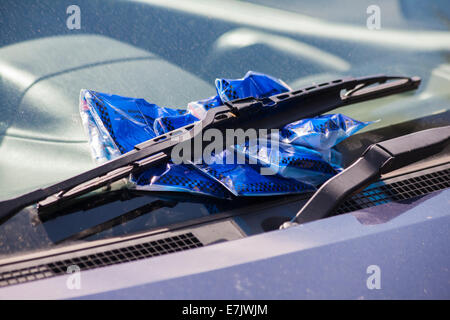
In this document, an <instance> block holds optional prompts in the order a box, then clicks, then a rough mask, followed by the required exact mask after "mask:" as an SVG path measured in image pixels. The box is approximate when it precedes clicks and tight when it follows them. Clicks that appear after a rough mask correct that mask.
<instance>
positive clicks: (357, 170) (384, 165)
mask: <svg viewBox="0 0 450 320" xmlns="http://www.w3.org/2000/svg"><path fill="white" fill-rule="evenodd" d="M449 143H450V126H444V127H439V128H434V129H427V130H422V131H418V132H415V133H411V134H407V135H404V136H401V137H398V138H394V139H390V140H386V141H383V142H378V143H374V144H372V145H370V146H369V147H368V148H367V149H366V151H364V153H363V154H362V155H361V157H360V158H358V159H357V160H356V161H355V162H354V163H353V164H351V165H350V166H349V167H348V168H347V169H345V170H344V171H342V172H341V173H339V174H337V175H336V176H334V177H333V178H331V179H329V180H328V181H327V182H325V183H324V184H323V185H322V186H321V187H320V188H319V189H318V190H317V191H316V192H315V193H314V195H313V196H312V197H311V198H310V199H309V200H308V202H306V204H305V205H304V206H303V208H302V209H301V210H300V211H299V212H298V213H297V215H296V216H295V217H294V218H293V219H292V220H291V221H289V222H286V223H284V224H283V225H282V226H281V229H284V228H288V227H290V226H293V225H297V224H303V223H306V222H310V221H314V220H319V219H323V218H326V217H329V216H331V215H332V214H333V212H334V210H335V209H336V208H337V207H338V206H339V205H340V204H341V203H342V202H343V201H344V200H345V199H346V198H347V197H348V196H349V195H351V194H353V193H354V192H356V191H358V190H361V189H363V188H364V187H366V186H367V185H369V184H370V183H372V182H375V181H376V180H378V179H379V178H380V176H381V175H382V174H386V173H388V172H391V171H394V170H396V169H399V168H402V167H405V166H407V165H410V164H413V163H415V162H417V161H420V160H423V159H425V158H428V157H430V156H432V155H434V154H437V153H439V152H440V151H442V150H443V149H444V147H445V146H446V145H448V144H449Z"/></svg>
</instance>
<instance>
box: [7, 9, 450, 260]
mask: <svg viewBox="0 0 450 320" xmlns="http://www.w3.org/2000/svg"><path fill="white" fill-rule="evenodd" d="M2 9H4V10H1V11H0V26H1V28H2V36H1V38H0V79H1V87H0V95H1V97H2V101H4V103H3V105H2V107H1V108H2V109H1V110H2V115H1V116H0V154H1V155H2V156H1V159H0V177H1V179H0V199H1V200H3V199H8V198H11V197H14V196H18V195H20V194H22V193H24V192H29V191H32V190H34V189H36V188H39V187H43V186H47V185H50V184H52V183H56V182H58V181H60V180H62V179H65V178H69V177H71V176H73V175H75V174H77V173H80V172H83V171H85V170H87V169H90V168H93V167H94V166H95V163H94V161H93V160H92V157H91V154H90V150H89V146H88V142H87V136H86V134H85V132H84V131H83V127H82V123H81V120H80V117H79V109H78V108H79V106H78V101H79V100H78V99H79V93H80V90H81V89H91V90H96V91H99V92H106V93H111V94H120V95H123V96H127V97H137V98H144V99H146V100H147V101H149V102H150V103H157V104H158V105H160V106H169V107H174V108H180V109H185V108H186V105H187V103H188V102H190V101H196V100H200V99H203V98H207V97H210V96H212V95H214V94H215V89H214V80H215V79H216V78H242V77H243V76H244V75H245V73H246V72H247V71H249V70H253V71H257V72H261V73H265V74H268V75H271V76H274V77H275V78H279V79H282V80H283V81H285V82H286V83H287V84H288V85H289V86H290V87H291V88H293V89H296V88H300V87H303V86H308V85H309V84H311V83H321V82H324V81H331V80H333V79H335V78H341V77H343V76H354V77H357V76H366V75H373V74H386V75H402V76H419V77H421V78H422V84H421V86H420V87H419V89H418V90H417V91H414V92H408V93H403V94H399V95H393V96H389V97H385V98H382V99H376V100H372V101H369V102H364V103H360V104H356V105H351V106H347V107H344V108H340V109H338V110H334V111H333V113H337V112H339V113H343V114H345V115H347V116H350V117H352V118H355V119H357V120H360V121H376V122H375V123H373V124H371V125H370V126H368V127H366V128H365V129H363V130H362V131H361V132H360V133H359V134H358V135H357V136H354V137H351V138H350V139H348V141H347V140H346V141H345V142H343V143H342V144H340V145H339V146H338V149H339V151H341V152H342V153H343V155H344V163H345V164H348V163H349V162H351V161H352V160H353V159H355V157H356V156H358V155H359V154H360V153H361V152H362V151H363V150H364V148H365V147H366V146H367V145H369V144H370V143H372V142H375V141H380V140H383V139H386V138H392V137H395V136H398V135H402V134H406V133H410V132H414V131H417V130H420V129H425V128H429V127H436V126H439V125H445V124H449V123H450V120H449V119H450V117H449V112H448V107H449V100H450V96H449V90H448V88H449V87H450V86H449V85H450V64H449V60H450V54H449V52H450V32H449V26H450V6H449V5H448V3H447V1H427V2H424V1H401V0H398V1H377V2H376V3H375V4H374V3H373V1H352V0H346V1H338V2H335V3H329V1H288V0H283V1H270V0H255V1H228V0H221V1H211V0H208V1H206V0H197V1H186V0H175V1H165V0H139V1H106V0H95V1H92V0H78V1H77V5H76V6H75V7H72V6H71V4H70V3H69V2H66V1H58V2H56V3H55V2H54V1H50V0H48V1H47V0H45V1H26V2H22V1H20V2H18V1H13V0H5V1H2ZM77 19H78V20H77ZM117 188H120V185H119V186H118V187H117ZM117 188H116V189H117ZM113 189H114V188H113ZM114 192H115V193H112V194H110V195H111V196H105V195H104V194H103V195H101V196H98V197H97V196H95V197H96V198H95V199H94V198H90V200H89V201H84V202H83V203H78V202H76V203H73V204H71V205H70V206H68V207H69V208H65V209H64V210H65V211H64V212H63V211H61V212H59V213H58V214H57V215H53V216H52V218H51V219H50V218H49V219H48V220H46V221H44V220H45V219H40V218H38V217H37V211H36V208H35V207H29V208H26V209H24V210H23V211H22V212H21V213H20V214H18V215H17V216H15V217H14V218H13V219H11V220H9V221H8V222H7V223H5V224H3V225H1V226H0V255H10V254H14V253H18V252H22V251H28V250H34V249H38V248H47V247H50V246H54V245H55V244H57V243H59V242H61V241H63V240H65V239H69V240H79V241H88V240H95V239H100V238H105V237H110V236H118V235H123V234H128V233H133V232H138V231H144V230H150V229H152V228H158V227H163V226H165V225H168V224H173V223H182V222H183V221H187V220H192V219H198V218H202V217H206V216H209V215H212V214H219V213H225V212H230V211H232V210H235V209H236V208H242V207H245V206H247V205H250V204H253V203H255V202H258V201H259V202H260V201H268V202H270V201H273V200H274V199H272V198H271V199H264V200H261V199H257V200H254V199H251V198H246V199H240V200H239V201H233V202H229V201H228V202H227V201H218V200H211V199H204V198H198V199H197V198H193V197H192V196H189V195H183V194H181V193H180V194H177V195H171V196H167V195H158V194H151V195H148V194H146V195H142V194H139V195H138V194H134V193H131V192H126V191H125V192H123V191H117V190H114ZM302 197H304V196H302ZM281 198H283V199H284V198H286V199H287V198H291V197H288V196H284V197H281ZM149 203H153V204H152V205H148V204H149ZM69 213H70V214H69ZM124 214H126V215H125V217H126V218H121V219H116V220H114V219H115V218H117V217H119V216H122V215H124ZM104 222H108V223H107V224H106V225H107V227H102V228H97V229H92V230H90V232H88V233H84V234H78V233H79V232H81V231H82V230H85V229H86V228H92V227H94V226H97V225H98V224H101V223H104ZM103 229H104V230H103ZM74 235H76V236H74ZM64 243H66V242H64Z"/></svg>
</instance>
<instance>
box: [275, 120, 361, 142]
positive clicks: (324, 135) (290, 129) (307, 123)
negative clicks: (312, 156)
mask: <svg viewBox="0 0 450 320" xmlns="http://www.w3.org/2000/svg"><path fill="white" fill-rule="evenodd" d="M366 125H367V123H365V122H361V121H357V120H354V119H352V118H349V117H347V116H345V115H343V114H331V115H322V116H318V117H315V118H312V119H302V120H299V121H295V122H292V123H290V124H288V125H286V126H284V127H283V129H282V130H281V131H280V136H281V141H283V142H286V143H292V144H296V145H299V146H304V147H308V148H312V149H316V150H327V149H330V148H332V147H333V146H335V145H337V144H338V143H339V142H341V141H342V140H344V139H346V138H347V137H349V136H351V135H352V134H354V133H355V132H357V131H358V130H360V129H362V128H364V127H365V126H366Z"/></svg>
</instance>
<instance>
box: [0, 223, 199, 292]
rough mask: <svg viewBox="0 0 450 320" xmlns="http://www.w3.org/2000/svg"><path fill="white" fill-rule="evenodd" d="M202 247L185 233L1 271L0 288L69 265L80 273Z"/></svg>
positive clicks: (55, 272)
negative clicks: (76, 268) (73, 266)
mask: <svg viewBox="0 0 450 320" xmlns="http://www.w3.org/2000/svg"><path fill="white" fill-rule="evenodd" d="M202 246H203V244H202V243H201V242H200V240H198V239H197V237H196V236H195V235H193V234H192V233H190V232H189V233H185V234H180V235H177V236H173V237H168V238H163V239H158V240H154V241H150V242H144V243H139V244H135V245H132V246H127V247H121V248H117V249H112V250H108V251H104V252H98V253H94V254H90V255H84V256H80V257H74V258H70V259H65V260H59V261H55V262H51V263H47V264H42V265H38V266H32V267H28V268H23V269H19V270H14V271H10V272H1V273H0V287H4V286H8V285H13V284H18V283H24V282H28V281H33V280H39V279H43V278H49V277H53V276H56V275H61V274H65V273H66V272H67V268H68V267H69V266H72V265H76V266H78V267H79V268H80V270H82V271H83V270H89V269H94V268H99V267H104V266H108V265H112V264H118V263H123V262H129V261H135V260H139V259H144V258H150V257H154V256H159V255H163V254H167V253H172V252H177V251H183V250H188V249H193V248H198V247H202Z"/></svg>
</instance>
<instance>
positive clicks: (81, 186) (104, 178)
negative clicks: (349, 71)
mask: <svg viewBox="0 0 450 320" xmlns="http://www.w3.org/2000/svg"><path fill="white" fill-rule="evenodd" d="M419 84H420V78H419V77H412V78H409V77H391V76H384V75H377V76H370V77H361V78H343V79H337V80H334V81H331V82H325V83H321V84H318V85H312V86H310V87H306V88H303V89H300V90H295V91H289V92H285V93H282V94H277V95H274V96H271V97H267V98H261V99H257V98H253V97H249V98H244V99H237V100H233V101H228V102H225V104H224V105H222V106H219V107H215V108H212V109H209V110H208V111H207V112H206V115H205V117H204V119H202V120H201V121H198V122H195V123H193V124H190V125H187V126H185V127H182V128H179V129H176V130H173V131H171V132H168V133H166V134H163V135H160V136H158V137H156V138H153V139H150V140H148V141H145V142H143V143H140V144H138V145H136V146H135V147H134V149H133V150H131V151H129V152H127V153H125V154H123V155H122V156H120V157H118V158H116V159H114V160H111V161H108V162H106V163H104V164H102V165H100V166H98V167H96V168H94V169H91V170H88V171H86V172H84V173H81V174H79V175H76V176H74V177H72V178H70V179H67V180H64V181H62V182H59V183H56V184H54V185H51V186H49V187H46V188H41V189H37V190H35V191H32V192H30V193H26V194H24V195H21V196H19V197H16V198H13V199H9V200H5V201H1V202H0V222H4V221H6V220H7V219H9V218H10V217H12V216H13V215H14V214H15V213H17V211H18V210H20V209H21V208H23V207H25V206H28V205H31V204H34V203H37V202H39V201H42V200H46V204H47V205H50V204H54V203H57V202H60V201H64V200H66V199H71V198H74V197H77V196H80V195H82V194H85V193H87V192H90V191H92V190H95V189H98V188H100V187H102V186H104V185H108V184H110V183H112V182H114V181H117V180H119V179H122V178H124V177H127V176H129V175H130V174H131V173H138V172H140V171H142V170H145V169H147V168H149V167H150V166H154V165H157V164H160V163H162V162H164V161H168V160H169V159H170V154H171V150H172V149H173V148H174V146H175V145H177V144H178V143H187V142H192V141H194V139H195V138H196V137H197V136H201V134H202V132H203V130H206V129H209V128H216V129H219V130H220V131H222V132H224V131H225V130H226V129H237V128H242V129H248V128H255V129H280V128H282V127H283V126H285V125H286V124H289V123H291V122H294V121H297V120H300V119H302V118H307V117H314V116H318V115H320V114H323V113H325V112H329V111H331V110H333V109H336V108H339V107H342V106H345V105H349V104H352V103H356V102H362V101H366V100H371V99H375V98H379V97H383V96H387V95H391V94H395V93H400V92H405V91H409V90H413V89H417V87H418V86H419ZM174 137H176V138H174ZM225 142H226V141H225ZM224 146H225V147H226V144H224Z"/></svg>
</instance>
